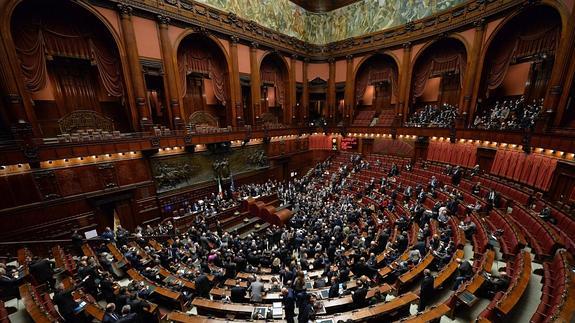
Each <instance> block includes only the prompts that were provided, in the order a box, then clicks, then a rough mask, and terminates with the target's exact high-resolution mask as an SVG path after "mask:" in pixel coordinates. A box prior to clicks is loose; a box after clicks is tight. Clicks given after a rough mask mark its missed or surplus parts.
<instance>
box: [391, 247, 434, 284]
mask: <svg viewBox="0 0 575 323" xmlns="http://www.w3.org/2000/svg"><path fill="white" fill-rule="evenodd" d="M433 258H434V257H433V255H432V254H431V253H430V252H428V253H427V255H426V256H425V257H424V258H423V259H422V260H421V261H420V262H419V263H418V264H417V265H416V266H415V267H413V268H411V269H410V270H409V271H408V272H406V273H404V274H402V275H401V276H399V278H398V284H399V285H400V286H401V285H405V284H407V283H409V282H411V281H412V280H413V279H415V278H416V277H417V276H419V275H421V274H422V273H423V270H425V268H427V266H429V264H431V262H432V261H433Z"/></svg>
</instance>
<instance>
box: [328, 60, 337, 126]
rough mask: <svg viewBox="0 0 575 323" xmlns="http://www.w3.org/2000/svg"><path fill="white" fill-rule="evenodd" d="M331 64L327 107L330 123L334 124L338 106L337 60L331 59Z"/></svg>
mask: <svg viewBox="0 0 575 323" xmlns="http://www.w3.org/2000/svg"><path fill="white" fill-rule="evenodd" d="M328 62H329V79H328V80H327V107H328V115H329V121H330V122H333V119H334V118H335V104H336V99H335V97H336V93H335V59H334V58H333V57H330V58H329V59H328Z"/></svg>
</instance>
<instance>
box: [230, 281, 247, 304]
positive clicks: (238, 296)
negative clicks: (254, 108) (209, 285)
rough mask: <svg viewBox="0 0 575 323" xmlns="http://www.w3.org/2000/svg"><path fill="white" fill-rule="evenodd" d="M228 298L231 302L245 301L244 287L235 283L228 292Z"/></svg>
mask: <svg viewBox="0 0 575 323" xmlns="http://www.w3.org/2000/svg"><path fill="white" fill-rule="evenodd" d="M230 299H231V301H232V302H233V303H244V302H245V301H246V288H245V287H242V286H240V284H238V283H236V286H234V287H232V290H231V292H230Z"/></svg>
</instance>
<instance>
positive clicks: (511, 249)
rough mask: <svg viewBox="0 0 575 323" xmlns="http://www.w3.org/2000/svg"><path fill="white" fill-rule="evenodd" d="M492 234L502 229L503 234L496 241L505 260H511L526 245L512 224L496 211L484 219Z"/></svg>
mask: <svg viewBox="0 0 575 323" xmlns="http://www.w3.org/2000/svg"><path fill="white" fill-rule="evenodd" d="M485 222H486V223H487V224H488V226H489V227H490V229H491V231H492V232H495V231H496V230H498V229H502V230H503V233H502V235H501V237H500V238H499V239H498V241H499V244H500V245H501V252H502V253H503V257H504V258H505V259H508V258H511V257H513V256H514V255H516V254H517V252H519V249H522V248H523V247H525V245H526V241H525V238H524V237H523V235H522V234H521V233H520V232H518V231H517V230H516V228H515V226H514V224H513V223H511V222H510V220H508V219H506V218H505V217H503V216H501V214H499V212H497V211H496V210H492V211H491V212H490V213H489V217H488V218H486V219H485Z"/></svg>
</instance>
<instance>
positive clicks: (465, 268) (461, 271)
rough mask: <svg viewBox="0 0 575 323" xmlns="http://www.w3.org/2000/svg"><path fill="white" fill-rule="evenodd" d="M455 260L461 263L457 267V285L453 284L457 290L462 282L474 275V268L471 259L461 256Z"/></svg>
mask: <svg viewBox="0 0 575 323" xmlns="http://www.w3.org/2000/svg"><path fill="white" fill-rule="evenodd" d="M455 261H456V262H457V263H458V264H459V266H458V267H457V277H456V278H455V285H453V290H457V289H458V288H459V285H461V283H463V282H464V281H466V280H468V279H469V278H471V276H473V268H472V267H471V264H470V263H469V261H466V260H462V259H461V258H457V259H455Z"/></svg>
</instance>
